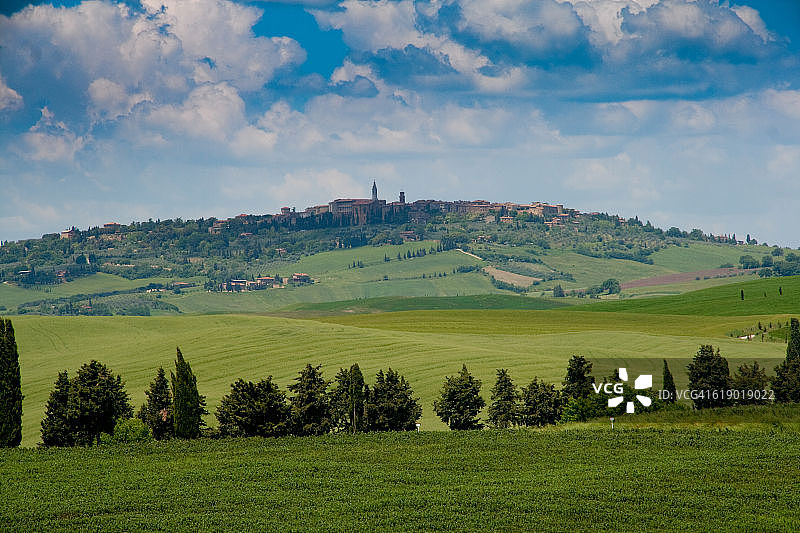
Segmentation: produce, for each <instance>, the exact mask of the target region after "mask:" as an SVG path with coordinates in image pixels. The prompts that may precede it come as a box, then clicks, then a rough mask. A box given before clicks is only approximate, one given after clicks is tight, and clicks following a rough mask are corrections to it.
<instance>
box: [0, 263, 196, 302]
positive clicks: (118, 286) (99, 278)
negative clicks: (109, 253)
mask: <svg viewBox="0 0 800 533" xmlns="http://www.w3.org/2000/svg"><path fill="white" fill-rule="evenodd" d="M173 281H194V282H197V283H201V284H202V283H203V281H204V280H203V279H202V278H187V279H180V280H179V279H177V278H163V277H156V278H144V279H134V280H130V279H127V278H123V277H121V276H115V275H113V274H106V273H104V272H98V273H97V274H92V275H91V276H86V277H85V278H79V279H76V280H75V281H70V282H69V283H59V284H58V285H48V286H43V287H41V288H36V289H23V288H21V287H17V286H14V285H6V284H0V305H4V306H5V307H6V308H8V309H12V308H16V307H17V306H18V305H19V304H22V303H25V302H33V301H37V300H45V299H51V298H53V299H55V298H65V297H69V296H74V295H76V294H96V293H101V292H112V291H127V290H132V289H138V288H139V287H146V286H147V285H149V284H151V283H162V284H168V283H172V282H173Z"/></svg>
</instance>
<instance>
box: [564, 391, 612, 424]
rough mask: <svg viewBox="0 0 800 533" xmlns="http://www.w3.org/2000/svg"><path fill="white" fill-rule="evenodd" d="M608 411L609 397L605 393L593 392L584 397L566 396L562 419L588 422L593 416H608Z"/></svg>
mask: <svg viewBox="0 0 800 533" xmlns="http://www.w3.org/2000/svg"><path fill="white" fill-rule="evenodd" d="M608 413H609V410H608V397H607V396H605V395H603V394H592V395H590V396H584V397H583V398H574V397H566V403H565V404H564V409H563V411H562V412H561V421H562V422H586V421H587V420H591V419H592V418H598V417H601V416H607V415H608Z"/></svg>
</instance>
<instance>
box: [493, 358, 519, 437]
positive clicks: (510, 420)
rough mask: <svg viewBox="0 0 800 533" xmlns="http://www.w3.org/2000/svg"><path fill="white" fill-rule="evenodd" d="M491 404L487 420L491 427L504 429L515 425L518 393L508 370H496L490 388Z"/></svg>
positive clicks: (516, 421) (517, 413) (517, 414)
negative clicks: (494, 378) (495, 378)
mask: <svg viewBox="0 0 800 533" xmlns="http://www.w3.org/2000/svg"><path fill="white" fill-rule="evenodd" d="M491 402H492V403H491V404H490V405H489V409H488V411H487V415H488V416H487V418H488V420H489V423H490V424H491V425H492V426H493V427H496V428H499V429H506V428H509V427H511V426H515V425H517V423H518V416H519V391H518V390H517V387H516V385H514V381H513V380H512V379H511V376H510V375H509V374H508V369H505V368H498V369H497V380H496V381H495V384H494V387H492V395H491Z"/></svg>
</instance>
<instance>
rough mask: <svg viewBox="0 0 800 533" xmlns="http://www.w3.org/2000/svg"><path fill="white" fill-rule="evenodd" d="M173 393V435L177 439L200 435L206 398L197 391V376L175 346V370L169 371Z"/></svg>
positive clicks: (205, 412)
mask: <svg viewBox="0 0 800 533" xmlns="http://www.w3.org/2000/svg"><path fill="white" fill-rule="evenodd" d="M170 375H171V378H172V394H173V402H174V403H173V409H172V415H173V423H174V426H175V436H176V437H178V438H179V439H194V438H197V437H199V436H200V428H201V427H202V426H203V415H205V414H208V411H206V398H205V396H202V395H201V394H200V393H199V392H198V391H197V378H196V377H195V375H194V373H193V372H192V367H191V366H190V365H189V363H188V362H186V360H185V359H184V358H183V354H182V353H181V349H180V348H177V356H176V359H175V372H174V373H170Z"/></svg>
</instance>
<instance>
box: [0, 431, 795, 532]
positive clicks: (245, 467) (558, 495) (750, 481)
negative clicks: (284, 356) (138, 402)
mask: <svg viewBox="0 0 800 533" xmlns="http://www.w3.org/2000/svg"><path fill="white" fill-rule="evenodd" d="M799 460H800V437H798V434H797V433H796V432H793V431H775V430H772V431H756V430H750V431H730V432H711V431H707V430H700V431H698V430H674V429H672V430H670V429H666V430H663V429H662V430H654V429H639V430H633V431H631V430H615V431H613V432H612V431H610V430H609V429H608V428H602V429H582V430H574V431H570V430H563V431H559V430H546V431H524V430H520V431H513V430H512V431H483V432H459V433H455V432H454V433H448V432H427V433H426V432H422V433H413V432H412V433H395V434H371V435H359V436H355V437H354V436H347V435H331V436H326V437H316V438H291V437H288V438H280V439H257V438H256V439H237V440H218V441H194V442H191V441H190V442H181V441H173V442H167V443H153V444H147V445H138V446H131V447H102V448H76V449H50V450H25V449H22V450H2V451H0V479H2V480H3V481H2V483H0V499H1V500H2V501H3V505H2V506H0V520H2V524H3V529H4V530H5V531H26V532H27V531H34V530H47V531H87V530H102V531H110V530H114V531H134V530H136V531H143V530H148V531H155V530H159V531H161V530H169V531H198V530H200V531H223V530H225V531H272V530H280V531H438V530H447V531H454V530H455V531H481V530H483V531H487V530H488V531H598V530H606V531H633V532H641V531H669V530H671V531H676V530H687V531H710V530H715V531H790V530H796V529H797V528H798V526H799V525H800V506H798V503H797V493H798V491H800V479H798V477H797V466H796V465H797V463H798V461H799Z"/></svg>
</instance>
